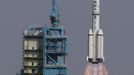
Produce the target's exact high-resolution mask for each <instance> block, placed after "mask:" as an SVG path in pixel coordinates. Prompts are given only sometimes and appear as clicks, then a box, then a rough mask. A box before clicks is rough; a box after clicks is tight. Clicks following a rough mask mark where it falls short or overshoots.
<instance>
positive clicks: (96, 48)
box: [87, 0, 104, 63]
mask: <svg viewBox="0 0 134 75" xmlns="http://www.w3.org/2000/svg"><path fill="white" fill-rule="evenodd" d="M92 17H93V20H92V22H93V23H92V24H93V25H92V28H90V30H89V34H88V40H89V41H88V45H89V46H88V56H87V61H89V62H92V63H101V62H103V61H104V56H103V52H104V47H103V46H104V44H103V43H104V42H103V38H104V36H103V30H102V29H100V0H93V15H92Z"/></svg>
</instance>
